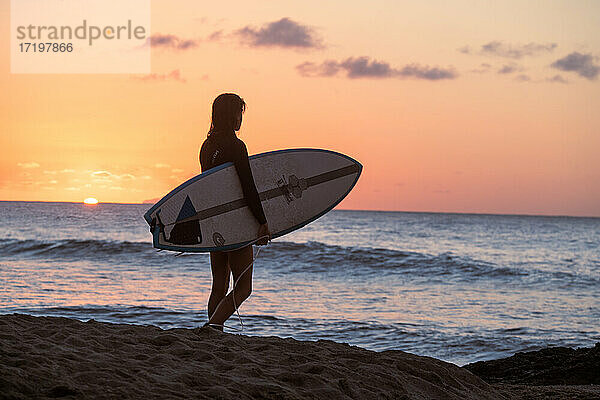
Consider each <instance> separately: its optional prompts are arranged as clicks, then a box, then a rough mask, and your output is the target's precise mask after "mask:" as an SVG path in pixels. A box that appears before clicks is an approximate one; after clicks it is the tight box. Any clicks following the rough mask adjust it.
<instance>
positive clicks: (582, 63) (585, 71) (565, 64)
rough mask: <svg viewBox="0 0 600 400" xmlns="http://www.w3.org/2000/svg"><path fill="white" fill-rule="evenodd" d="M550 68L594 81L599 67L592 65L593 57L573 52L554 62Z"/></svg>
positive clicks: (599, 69)
mask: <svg viewBox="0 0 600 400" xmlns="http://www.w3.org/2000/svg"><path fill="white" fill-rule="evenodd" d="M550 66H551V67H553V68H556V69H559V70H561V71H567V72H575V73H577V75H579V76H582V77H584V78H586V79H589V80H594V79H596V78H597V77H598V74H599V73H600V65H597V64H594V57H593V56H592V55H591V54H589V53H588V54H581V53H578V52H573V53H571V54H569V55H568V56H566V57H563V58H560V59H558V60H556V61H555V62H553V63H552V64H551V65H550Z"/></svg>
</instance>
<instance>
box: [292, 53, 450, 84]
mask: <svg viewBox="0 0 600 400" xmlns="http://www.w3.org/2000/svg"><path fill="white" fill-rule="evenodd" d="M296 70H297V71H298V72H299V73H300V75H302V76H307V77H314V76H334V75H336V74H337V73H338V72H339V71H344V72H345V73H346V77H348V78H351V79H356V78H415V79H426V80H432V81H435V80H441V79H455V78H456V77H458V74H457V73H456V72H455V71H454V69H452V68H438V67H429V66H426V65H419V64H407V65H405V66H404V67H402V68H393V67H392V66H390V64H389V63H387V62H383V61H377V60H370V59H369V58H368V57H356V58H355V57H350V58H347V59H345V60H343V61H339V62H338V61H334V60H327V61H324V62H323V63H321V64H315V63H312V62H304V63H302V64H299V65H297V66H296Z"/></svg>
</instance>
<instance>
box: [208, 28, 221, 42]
mask: <svg viewBox="0 0 600 400" xmlns="http://www.w3.org/2000/svg"><path fill="white" fill-rule="evenodd" d="M222 38H223V30H222V29H221V30H219V31H214V32H213V33H211V34H210V35H208V38H207V39H208V40H209V41H211V42H218V41H219V40H221V39H222Z"/></svg>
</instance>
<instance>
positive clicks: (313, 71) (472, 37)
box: [0, 0, 600, 216]
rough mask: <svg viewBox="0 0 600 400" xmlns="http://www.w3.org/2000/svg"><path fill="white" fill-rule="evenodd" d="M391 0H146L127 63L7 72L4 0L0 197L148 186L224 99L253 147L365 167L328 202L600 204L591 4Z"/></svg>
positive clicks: (510, 206)
mask: <svg viewBox="0 0 600 400" xmlns="http://www.w3.org/2000/svg"><path fill="white" fill-rule="evenodd" d="M398 3H400V2H395V1H374V2H370V3H369V6H366V5H365V4H366V3H365V2H356V1H344V2H342V1H332V2H325V3H323V2H317V1H306V2H302V3H298V2H272V1H252V2H247V1H246V2H239V3H237V4H231V3H230V2H227V4H225V3H223V4H208V3H206V2H196V1H153V2H152V34H153V35H154V37H159V36H163V37H164V36H165V35H173V37H175V38H177V39H178V40H179V42H177V41H173V42H172V43H171V44H173V43H174V44H173V45H171V46H165V45H162V46H160V45H155V46H153V48H152V72H153V74H154V75H150V76H143V75H127V74H11V72H10V51H9V48H10V33H11V32H10V2H9V1H8V0H0V26H1V27H2V28H1V31H0V33H1V34H0V49H1V50H2V52H1V53H0V84H1V87H2V91H1V92H0V130H1V132H2V135H1V137H0V146H1V147H2V149H3V157H2V158H0V200H44V201H82V200H83V199H85V198H86V197H90V196H91V197H96V198H98V199H99V200H100V201H101V202H102V201H103V202H142V201H144V200H146V199H152V198H157V197H162V196H163V195H164V194H166V193H167V192H168V191H169V190H170V189H171V188H173V187H175V186H176V185H178V184H179V183H181V182H183V181H185V180H186V179H188V178H190V177H192V176H194V175H196V174H198V173H199V170H200V168H199V165H198V149H199V146H200V145H201V143H202V141H203V139H204V138H205V137H206V131H207V129H208V126H209V123H210V106H211V103H212V100H213V99H214V97H215V96H216V95H218V94H219V93H222V92H235V93H238V94H240V95H241V96H242V97H243V98H244V99H245V100H246V102H247V103H248V110H247V112H246V114H245V116H244V123H243V126H242V129H241V131H240V138H241V139H242V140H244V141H245V142H246V144H247V147H248V149H249V152H250V153H259V152H263V151H268V150H274V149H283V148H293V147H315V148H326V149H332V150H336V151H339V152H342V153H346V154H348V155H350V156H352V157H353V158H355V159H357V160H359V161H360V162H361V163H362V164H363V166H364V169H363V175H362V177H361V179H360V180H359V182H358V184H357V186H356V187H355V189H354V190H353V192H352V193H351V194H350V195H349V196H348V198H347V199H346V200H344V201H343V202H342V203H341V204H340V206H339V208H346V209H375V210H399V211H442V212H474V213H514V214H551V215H588V216H600V183H599V182H600V158H599V157H598V152H599V151H600V113H599V112H598V110H599V109H600V84H599V82H600V58H599V57H600V35H599V34H598V33H599V32H598V25H597V16H598V15H600V3H599V2H596V1H578V2H569V1H546V2H535V3H534V2H525V3H523V2H520V1H505V2H496V3H501V4H496V3H494V4H491V3H489V2H476V1H456V2H451V3H448V2H445V1H428V2H407V3H408V4H398ZM402 3H404V2H402ZM420 3H426V4H420ZM484 3H486V4H484ZM300 4H301V5H302V6H301V8H299V7H300V6H299V5H300ZM283 18H287V19H285V20H282V19H283ZM281 21H283V22H281ZM277 23H279V24H278V25H277ZM244 27H247V28H248V29H247V30H246V31H245V32H246V35H243V34H241V33H240V29H242V28H244ZM276 27H279V28H280V29H283V30H284V31H285V32H287V33H288V34H289V35H290V36H286V37H287V39H286V40H285V41H282V40H281V38H278V36H277V35H276V32H275V28H276ZM215 32H220V34H215V35H212V34H214V33H215ZM248 32H249V33H248ZM211 35H212V36H211ZM303 35H304V36H303ZM186 40H188V41H192V43H193V45H192V46H189V48H185V49H180V48H176V47H177V46H176V44H177V43H181V42H183V41H186ZM302 40H304V42H302ZM269 41H270V42H269ZM298 43H304V45H298ZM360 57H367V58H368V62H367V64H366V66H365V65H363V66H362V68H361V65H360V63H359V62H358V61H359V60H360ZM349 60H350V61H349ZM374 60H376V61H377V62H379V63H380V64H379V65H373V64H372V62H373V61H374ZM324 61H331V62H330V64H329V65H330V66H331V65H333V66H334V67H335V71H337V73H335V74H333V72H335V71H332V70H329V72H330V76H326V75H327V74H326V72H327V70H326V69H324V68H323V65H322V63H323V62H324ZM304 63H310V64H305V66H306V65H308V67H305V68H304V69H302V68H299V67H298V66H299V65H301V64H304ZM415 64H416V65H418V67H414V65H415ZM415 68H416V72H415ZM434 68H437V70H435V69H434ZM436 71H437V72H440V71H441V74H442V75H443V76H444V78H443V79H434V78H435V77H438V78H439V74H438V75H436ZM501 72H502V73H501ZM303 73H304V74H303ZM353 74H354V75H353ZM306 75H309V76H306Z"/></svg>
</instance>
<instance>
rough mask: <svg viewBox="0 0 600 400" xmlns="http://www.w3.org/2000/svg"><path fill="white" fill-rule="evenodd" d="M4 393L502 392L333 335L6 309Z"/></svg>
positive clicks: (408, 395) (1, 321)
mask: <svg viewBox="0 0 600 400" xmlns="http://www.w3.org/2000/svg"><path fill="white" fill-rule="evenodd" d="M0 393H2V394H1V395H0V396H1V397H2V398H5V399H13V398H14V399H22V398H49V397H50V398H57V397H63V398H93V399H127V398H130V399H134V398H135V399H171V398H172V399H176V398H177V399H181V398H199V399H496V398H501V396H500V394H499V393H498V392H496V391H495V390H494V389H493V388H492V387H491V386H490V385H488V384H487V383H485V382H484V381H482V380H481V379H480V378H478V377H476V376H475V375H473V374H472V373H470V372H469V371H467V370H465V369H462V368H459V367H457V366H456V365H454V364H450V363H446V362H443V361H439V360H436V359H433V358H428V357H419V356H415V355H412V354H409V353H405V352H402V351H386V352H374V351H369V350H365V349H361V348H359V347H355V346H350V345H348V344H341V343H336V342H333V341H329V340H318V341H316V342H315V341H312V342H311V341H298V340H295V339H292V338H279V337H248V336H244V335H239V334H231V333H223V332H220V331H217V330H214V329H213V328H208V327H207V328H203V329H168V330H162V329H160V328H158V327H155V326H141V325H128V324H111V323H103V322H97V321H94V320H90V321H87V322H82V321H78V320H74V319H69V318H58V317H33V316H29V315H23V314H12V315H0Z"/></svg>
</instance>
